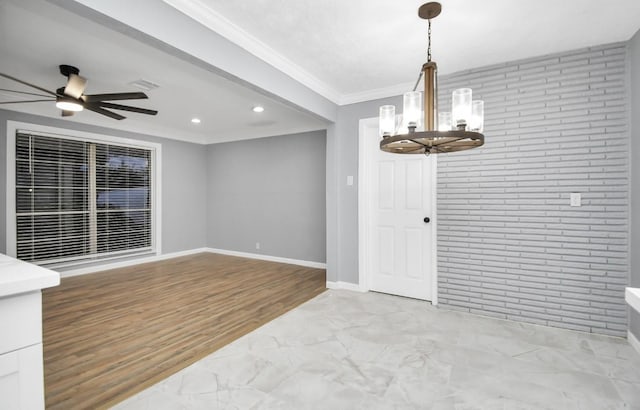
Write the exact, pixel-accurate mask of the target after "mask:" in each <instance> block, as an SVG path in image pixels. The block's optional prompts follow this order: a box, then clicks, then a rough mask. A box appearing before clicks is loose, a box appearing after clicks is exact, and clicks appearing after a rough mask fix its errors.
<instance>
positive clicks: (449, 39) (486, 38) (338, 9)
mask: <svg viewBox="0 0 640 410" xmlns="http://www.w3.org/2000/svg"><path fill="white" fill-rule="evenodd" d="M164 1H165V3H168V4H170V5H172V6H173V7H175V8H177V9H178V10H181V11H182V12H183V13H185V14H187V15H190V16H191V17H192V18H194V19H196V20H198V21H200V22H201V23H202V24H205V25H207V26H208V27H210V28H212V29H214V30H216V31H218V32H220V33H221V34H223V35H225V36H226V37H227V38H229V39H231V40H233V41H235V42H237V43H241V44H243V45H244V46H245V48H247V49H249V50H250V51H253V52H254V53H260V52H261V51H262V54H264V55H266V56H267V58H268V55H269V54H273V53H276V54H280V55H281V56H283V57H284V58H285V59H286V60H288V62H289V63H290V64H289V66H287V64H282V65H281V69H283V70H287V69H289V70H291V71H292V72H295V71H304V72H307V73H310V74H311V75H312V76H314V77H315V78H316V79H317V80H318V81H319V82H320V83H321V84H323V85H324V88H322V87H320V89H318V91H321V92H322V91H324V92H325V95H326V96H327V97H328V98H330V99H334V100H337V101H336V102H338V103H350V102H358V101H363V100H367V99H372V98H379V97H386V96H389V95H398V94H399V93H402V92H403V91H406V89H407V87H408V86H413V83H414V82H415V79H416V78H417V75H418V72H419V70H420V67H421V66H422V64H423V63H424V62H425V61H426V48H427V23H426V21H424V20H422V19H420V18H419V17H418V15H417V10H418V7H419V6H420V5H421V4H423V3H424V2H425V0H397V1H389V0H348V1H345V0H322V1H317V0H253V1H234V0H164ZM440 3H441V4H442V12H441V14H440V15H439V16H438V17H436V18H435V19H433V21H432V40H433V45H432V48H433V59H434V60H435V61H437V63H438V71H439V73H440V74H441V75H442V74H447V73H453V72H457V71H462V70H467V69H470V68H476V67H482V66H486V65H491V64H497V63H502V62H507V61H514V60H518V59H523V58H529V57H534V56H541V55H545V54H551V53H556V52H562V51H568V50H574V49H577V48H582V47H588V46H593V45H600V44H606V43H612V42H618V41H626V40H628V39H630V38H631V37H632V36H633V34H634V33H635V32H636V31H637V30H638V29H640V1H638V0H607V1H606V2H603V1H601V0H562V1H559V0H517V1H516V0H440ZM196 6H197V7H196ZM205 10H206V12H203V11H205ZM194 12H195V13H194ZM261 48H262V50H261ZM265 49H266V50H267V51H266V52H264V50H265ZM274 64H277V61H276V60H274ZM310 85H311V84H310Z"/></svg>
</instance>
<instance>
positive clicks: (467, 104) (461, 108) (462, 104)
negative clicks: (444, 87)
mask: <svg viewBox="0 0 640 410" xmlns="http://www.w3.org/2000/svg"><path fill="white" fill-rule="evenodd" d="M471 101H472V100H471V88H458V89H457V90H453V94H452V95H451V116H452V122H453V126H454V127H458V128H460V129H462V130H464V129H465V128H466V126H467V125H468V124H469V121H470V120H471ZM463 126H464V128H463Z"/></svg>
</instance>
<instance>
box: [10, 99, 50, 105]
mask: <svg viewBox="0 0 640 410" xmlns="http://www.w3.org/2000/svg"><path fill="white" fill-rule="evenodd" d="M42 101H46V102H53V101H55V100H51V99H49V100H26V101H2V102H0V104H22V103H32V102H42Z"/></svg>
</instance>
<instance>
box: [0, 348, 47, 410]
mask: <svg viewBox="0 0 640 410" xmlns="http://www.w3.org/2000/svg"><path fill="white" fill-rule="evenodd" d="M43 380H44V376H43V373H42V343H38V344H35V345H31V346H28V347H25V348H23V349H19V350H15V351H13V352H9V353H5V354H3V355H0V407H1V408H3V409H43V408H44V383H43Z"/></svg>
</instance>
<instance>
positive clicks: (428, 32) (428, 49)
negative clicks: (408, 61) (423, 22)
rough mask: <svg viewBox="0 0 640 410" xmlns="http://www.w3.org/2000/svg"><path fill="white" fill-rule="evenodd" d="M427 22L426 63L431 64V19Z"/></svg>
mask: <svg viewBox="0 0 640 410" xmlns="http://www.w3.org/2000/svg"><path fill="white" fill-rule="evenodd" d="M427 21H428V22H429V29H428V30H427V36H428V39H429V46H428V48H427V62H428V63H430V62H431V19H429V20H427Z"/></svg>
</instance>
